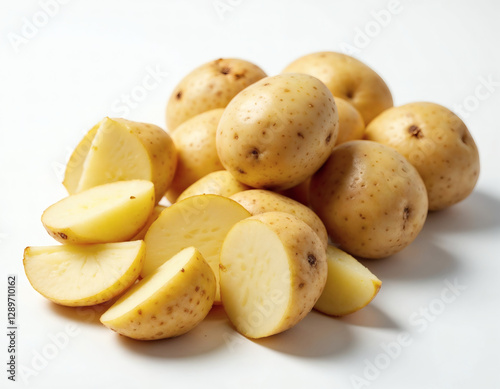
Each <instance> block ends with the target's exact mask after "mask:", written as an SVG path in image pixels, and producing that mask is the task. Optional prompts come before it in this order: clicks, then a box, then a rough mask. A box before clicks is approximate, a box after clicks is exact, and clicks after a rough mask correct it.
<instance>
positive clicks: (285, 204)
mask: <svg viewBox="0 0 500 389" xmlns="http://www.w3.org/2000/svg"><path fill="white" fill-rule="evenodd" d="M230 199H233V200H234V201H236V202H238V203H240V204H241V205H243V207H245V209H246V210H247V211H248V212H250V213H251V214H252V215H259V214H261V213H265V212H273V211H277V212H286V213H290V214H292V215H294V216H296V217H298V218H299V219H300V220H302V221H303V222H305V223H306V224H307V225H308V226H309V227H311V228H312V229H313V230H314V232H315V233H316V234H317V235H318V237H319V239H320V241H321V242H322V243H323V244H324V246H325V248H326V245H327V244H328V233H327V232H326V228H325V225H324V224H323V222H322V221H321V219H320V218H319V217H318V215H316V214H315V213H314V212H313V211H312V210H311V209H310V208H308V207H306V206H305V205H303V204H301V203H299V202H298V201H295V200H292V199H290V198H288V197H285V196H282V195H280V194H278V193H274V192H270V191H268V190H263V189H251V190H246V191H243V192H239V193H236V194H234V195H232V196H231V197H230Z"/></svg>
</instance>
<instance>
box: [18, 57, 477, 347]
mask: <svg viewBox="0 0 500 389" xmlns="http://www.w3.org/2000/svg"><path fill="white" fill-rule="evenodd" d="M166 123H167V132H165V131H164V130H163V129H161V128H160V127H158V126H155V125H152V124H147V123H138V122H132V121H129V120H126V119H123V118H104V119H103V120H102V121H101V122H100V123H98V124H97V125H96V126H95V127H94V128H92V129H91V130H90V131H89V132H88V134H87V135H86V136H85V137H84V139H83V140H82V141H81V142H80V143H79V144H78V146H77V147H76V149H75V151H74V152H73V154H72V156H71V158H70V160H69V161H68V164H67V168H66V173H65V178H64V182H63V184H64V186H65V187H66V189H67V191H68V193H69V196H68V197H66V198H64V199H62V200H61V201H59V202H58V203H56V204H54V205H52V206H51V207H49V208H48V209H47V210H46V211H45V212H44V214H43V216H42V222H43V225H44V227H45V228H46V229H47V231H48V232H49V234H50V235H51V236H53V237H54V238H55V239H56V240H57V241H58V242H60V243H62V244H61V245H55V246H50V247H28V248H27V249H26V250H25V255H24V265H25V270H26V274H27V276H28V279H29V280H30V282H31V284H32V285H33V287H34V288H35V289H36V290H37V291H38V292H39V293H41V294H42V295H44V296H45V297H47V298H48V299H50V300H52V301H54V302H55V303H58V304H63V305H68V306H84V305H95V304H100V303H103V302H106V301H107V302H110V303H111V302H114V303H113V305H111V307H110V308H109V309H108V310H107V311H106V312H105V313H104V314H103V316H102V317H101V322H102V323H103V324H104V325H106V326H107V327H109V328H111V329H113V330H114V331H116V332H118V333H120V334H122V335H125V336H128V337H131V338H134V339H143V340H152V339H162V338H168V337H172V336H177V335H181V334H183V333H185V332H187V331H189V330H191V329H192V328H194V327H195V326H196V325H197V324H198V323H200V322H201V321H202V320H203V318H204V317H205V316H206V315H207V314H208V313H209V311H210V309H211V308H212V305H213V304H222V305H223V307H224V310H225V312H226V314H227V316H228V318H229V320H230V321H231V322H232V324H233V325H234V327H235V329H236V330H237V331H239V332H240V333H242V334H243V335H245V336H247V337H249V338H261V337H265V336H270V335H273V334H276V333H279V332H282V331H285V330H287V329H289V328H291V327H292V326H294V325H295V324H297V323H298V322H299V321H300V320H301V319H302V318H304V317H305V316H306V315H307V313H308V312H310V311H311V310H312V309H313V308H315V309H316V310H318V311H320V312H323V313H325V314H328V315H332V316H342V315H346V314H349V313H352V312H355V311H357V310H359V309H361V308H363V307H364V306H366V305H367V304H369V303H370V301H372V299H373V298H374V297H375V296H376V294H377V293H378V291H379V289H380V287H381V281H380V280H379V279H378V278H377V277H376V276H375V275H373V274H372V273H371V272H370V271H369V270H368V269H367V268H366V267H365V266H363V265H362V264H361V263H360V262H358V261H357V259H355V257H357V258H370V259H375V258H383V257H387V256H389V255H392V254H394V253H397V252H399V251H401V250H403V249H404V248H405V247H406V246H408V245H409V244H410V243H411V242H412V241H413V240H414V239H415V238H416V236H417V235H418V233H419V232H420V231H421V229H422V228H423V226H424V223H425V220H426V217H427V214H428V212H429V211H437V210H441V209H444V208H446V207H449V206H451V205H453V204H455V203H457V202H459V201H462V200H463V199H465V198H466V197H467V196H468V195H469V194H470V193H471V192H472V190H473V188H474V186H475V184H476V182H477V179H478V175H479V156H478V150H477V147H476V145H475V143H474V140H473V138H472V136H471V134H470V133H469V131H468V129H467V127H466V126H465V124H464V123H463V121H462V120H461V119H460V118H459V117H458V116H457V115H455V114H454V113H453V112H451V111H450V110H448V109H447V108H445V107H443V106H441V105H438V104H435V103H430V102H416V103H410V104H406V105H402V106H398V107H394V106H393V98H392V95H391V92H390V90H389V88H388V87H387V85H386V83H385V82H384V80H383V79H382V78H381V77H380V76H379V75H378V74H377V73H376V72H375V71H374V70H372V69H371V68H370V67H368V66H367V65H365V64H363V63H362V62H360V61H358V60H357V59H355V58H352V57H350V56H347V55H344V54H340V53H335V52H320V53H313V54H309V55H306V56H303V57H301V58H299V59H297V60H296V61H294V62H292V63H291V64H289V65H288V66H287V67H286V68H285V69H284V70H283V72H282V73H281V74H278V75H274V76H267V75H266V74H265V73H264V71H263V70H262V69H260V68H259V67H258V66H256V65H255V64H252V63H250V62H248V61H244V60H241V59H231V58H225V59H218V60H215V61H212V62H209V63H206V64H203V65H201V66H200V67H198V68H196V69H194V70H193V71H192V72H190V73H189V74H187V75H186V76H185V78H184V79H182V80H181V81H180V82H179V84H178V85H177V86H176V87H175V88H174V90H173V92H172V94H171V97H170V99H169V100H168V103H167V108H166ZM164 196H165V198H166V199H165V198H164Z"/></svg>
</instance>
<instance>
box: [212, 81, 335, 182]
mask: <svg viewBox="0 0 500 389" xmlns="http://www.w3.org/2000/svg"><path fill="white" fill-rule="evenodd" d="M337 132H338V114H337V109H336V107H335V101H334V99H333V96H332V94H331V93H330V91H329V90H328V88H327V87H326V86H325V85H324V84H323V83H322V82H320V81H319V80H318V79H316V78H314V77H311V76H308V75H306V74H283V75H278V76H275V77H268V78H265V79H263V80H260V81H258V82H256V83H255V84H253V85H251V86H249V87H248V88H246V89H245V90H243V91H242V92H241V93H239V94H238V95H237V96H236V97H235V98H234V99H233V100H232V101H231V102H230V103H229V105H228V106H227V108H226V110H225V111H224V113H223V115H222V118H221V120H220V122H219V128H218V129H217V139H216V143H217V152H218V154H219V157H220V160H221V162H222V165H223V166H224V167H225V168H226V170H228V171H229V172H231V173H232V174H233V175H234V176H235V178H236V179H237V180H238V181H241V182H243V183H244V184H247V185H249V186H252V187H254V188H263V189H273V190H284V189H287V188H291V187H292V186H295V185H297V184H299V183H300V182H302V181H304V180H305V179H306V178H307V177H309V176H311V175H312V174H313V173H314V172H315V171H316V170H317V169H318V168H319V167H320V166H321V165H322V164H323V163H324V162H325V161H326V159H327V158H328V156H329V155H330V153H331V151H332V149H333V147H334V145H335V141H336V139H337Z"/></svg>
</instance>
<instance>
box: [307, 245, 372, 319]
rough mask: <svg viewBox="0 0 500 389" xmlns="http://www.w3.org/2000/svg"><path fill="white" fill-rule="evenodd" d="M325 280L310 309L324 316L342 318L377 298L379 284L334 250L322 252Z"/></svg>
mask: <svg viewBox="0 0 500 389" xmlns="http://www.w3.org/2000/svg"><path fill="white" fill-rule="evenodd" d="M326 261H327V264H328V277H327V280H326V285H325V289H324V290H323V293H322V294H321V296H320V298H319V300H318V301H317V302H316V304H315V305H314V308H315V309H317V310H318V311H320V312H323V313H326V314H327V315H333V316H343V315H347V314H349V313H353V312H356V311H358V310H360V309H361V308H363V307H365V306H366V305H368V304H369V303H370V302H371V301H372V300H373V298H374V297H375V296H376V295H377V293H378V291H379V290H380V287H381V286H382V281H380V280H379V279H378V278H377V277H376V276H375V275H373V273H372V272H371V271H370V270H368V269H367V268H366V267H365V266H363V265H362V264H361V263H359V262H358V261H357V260H356V259H355V258H354V257H352V256H350V255H349V254H347V253H346V252H344V251H342V250H340V249H339V248H337V247H335V246H330V245H329V246H328V248H327V250H326Z"/></svg>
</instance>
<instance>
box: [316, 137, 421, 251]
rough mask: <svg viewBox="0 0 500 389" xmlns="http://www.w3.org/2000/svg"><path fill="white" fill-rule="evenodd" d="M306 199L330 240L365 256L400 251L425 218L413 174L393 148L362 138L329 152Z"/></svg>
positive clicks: (416, 178) (410, 167)
mask: <svg viewBox="0 0 500 389" xmlns="http://www.w3.org/2000/svg"><path fill="white" fill-rule="evenodd" d="M310 197H311V204H312V207H313V209H314V210H315V211H316V212H317V214H318V216H319V217H320V218H321V220H322V221H323V223H325V226H326V229H327V231H328V233H329V235H330V237H331V238H332V240H333V241H334V242H335V243H337V244H339V245H340V247H341V248H342V249H343V250H345V251H347V252H349V253H350V254H352V255H357V256H361V257H365V258H381V257H386V256H389V255H391V254H394V253H396V252H398V251H400V250H402V249H403V248H404V247H406V246H407V245H408V244H410V243H411V242H412V241H413V240H414V239H415V237H416V236H417V234H418V233H419V232H420V230H421V229H422V226H423V225H424V222H425V219H426V217H427V207H428V202H427V192H426V190H425V185H424V182H423V181H422V179H421V178H420V176H419V174H418V172H417V170H416V169H415V168H414V167H413V166H412V165H411V164H410V163H409V162H408V161H407V160H406V158H405V157H403V156H402V155H401V154H399V153H398V152H397V151H396V150H394V149H393V148H391V147H389V146H385V145H383V144H380V143H376V142H371V141H366V140H355V141H350V142H346V143H344V144H342V145H340V146H338V147H336V148H335V150H334V151H333V153H332V155H331V156H330V158H329V159H328V161H327V162H326V163H325V165H323V167H322V168H321V169H320V170H319V171H318V172H317V173H316V174H315V175H314V176H313V178H312V180H311V187H310Z"/></svg>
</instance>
